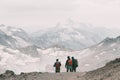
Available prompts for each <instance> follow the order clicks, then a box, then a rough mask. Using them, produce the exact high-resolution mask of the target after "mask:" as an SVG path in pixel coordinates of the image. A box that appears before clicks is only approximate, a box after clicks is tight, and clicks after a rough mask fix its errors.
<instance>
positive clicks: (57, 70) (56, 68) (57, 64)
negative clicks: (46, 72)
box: [53, 59, 61, 73]
mask: <svg viewBox="0 0 120 80" xmlns="http://www.w3.org/2000/svg"><path fill="white" fill-rule="evenodd" d="M53 66H54V67H55V72H56V73H60V66H61V63H60V62H59V59H56V62H55V63H54V65H53Z"/></svg>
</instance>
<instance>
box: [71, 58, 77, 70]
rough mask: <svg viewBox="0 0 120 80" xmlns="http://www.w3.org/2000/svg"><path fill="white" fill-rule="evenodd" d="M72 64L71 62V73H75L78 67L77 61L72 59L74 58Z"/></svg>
mask: <svg viewBox="0 0 120 80" xmlns="http://www.w3.org/2000/svg"><path fill="white" fill-rule="evenodd" d="M72 62H73V64H72V71H73V72H76V68H77V67H78V61H77V59H74V57H72Z"/></svg>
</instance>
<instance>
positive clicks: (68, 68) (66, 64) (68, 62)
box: [65, 56, 72, 72]
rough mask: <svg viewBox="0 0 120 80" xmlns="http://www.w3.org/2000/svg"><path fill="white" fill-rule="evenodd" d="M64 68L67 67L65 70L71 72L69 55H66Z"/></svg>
mask: <svg viewBox="0 0 120 80" xmlns="http://www.w3.org/2000/svg"><path fill="white" fill-rule="evenodd" d="M65 68H66V69H67V71H66V72H68V71H70V72H72V60H71V59H70V56H68V57H67V60H66V63H65Z"/></svg>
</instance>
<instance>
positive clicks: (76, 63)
mask: <svg viewBox="0 0 120 80" xmlns="http://www.w3.org/2000/svg"><path fill="white" fill-rule="evenodd" d="M74 62H75V67H78V61H77V59H75V60H74Z"/></svg>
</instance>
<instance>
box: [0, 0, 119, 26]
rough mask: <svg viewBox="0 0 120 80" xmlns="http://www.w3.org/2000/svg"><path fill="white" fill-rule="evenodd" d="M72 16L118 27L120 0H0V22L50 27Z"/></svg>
mask: <svg viewBox="0 0 120 80" xmlns="http://www.w3.org/2000/svg"><path fill="white" fill-rule="evenodd" d="M69 17H71V18H72V19H73V20H78V21H79V22H85V23H92V24H93V25H96V26H119V25H120V23H119V21H120V0H0V22H2V23H5V24H9V25H11V24H13V25H14V24H15V25H25V26H26V25H27V26H33V25H42V26H51V25H55V24H56V23H57V22H64V21H66V20H67V18H69Z"/></svg>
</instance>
